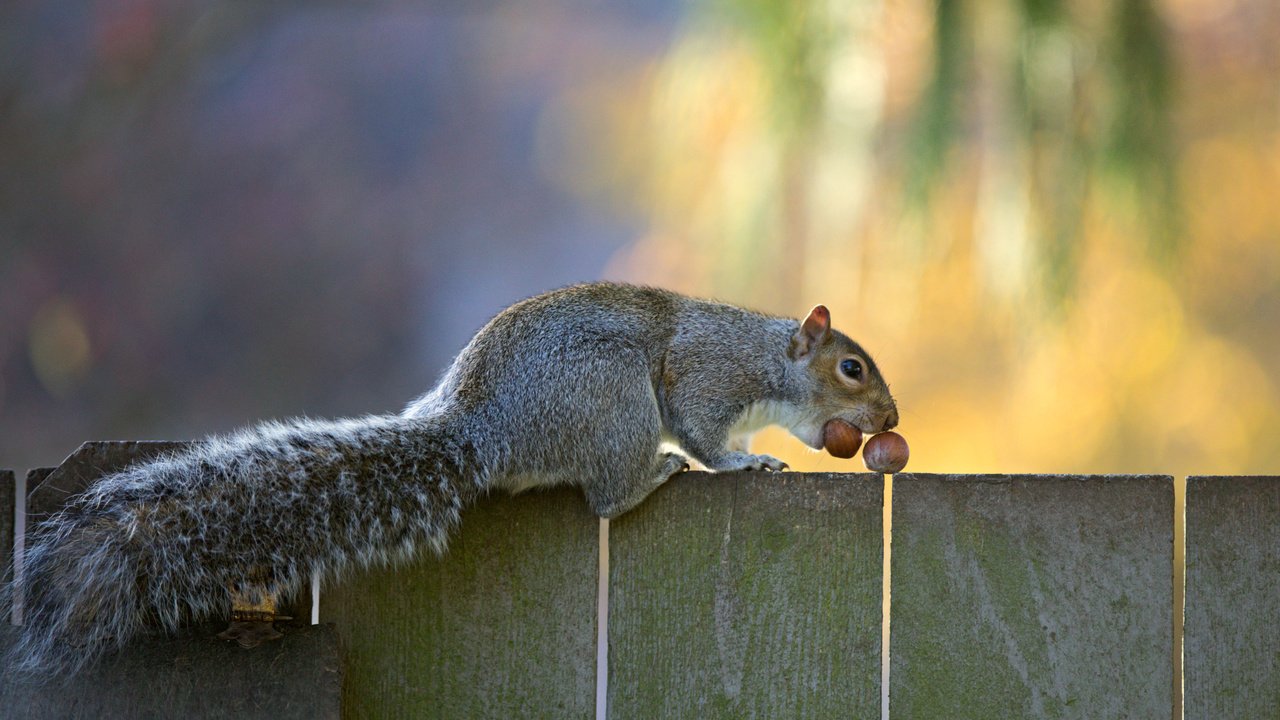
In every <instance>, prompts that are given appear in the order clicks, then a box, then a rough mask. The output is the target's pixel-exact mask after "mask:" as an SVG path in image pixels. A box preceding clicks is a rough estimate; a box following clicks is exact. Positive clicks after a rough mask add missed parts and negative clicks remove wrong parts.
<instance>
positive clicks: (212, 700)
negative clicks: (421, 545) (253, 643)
mask: <svg viewBox="0 0 1280 720" xmlns="http://www.w3.org/2000/svg"><path fill="white" fill-rule="evenodd" d="M223 627H225V625H222V624H208V625H202V626H198V627H192V628H185V629H183V630H182V631H181V632H180V633H179V634H178V635H176V636H173V637H169V636H150V637H139V638H137V639H136V640H135V641H134V642H132V643H130V644H129V646H128V647H126V648H125V649H124V650H123V651H121V652H120V653H118V654H115V655H112V656H111V657H109V658H107V660H106V661H105V662H102V663H99V664H98V665H95V666H94V667H92V668H90V669H89V670H86V671H85V672H83V673H81V674H80V675H77V676H75V677H73V678H67V679H64V678H53V679H50V680H49V681H47V682H44V683H39V684H36V683H29V682H21V683H20V682H16V681H15V680H14V678H13V677H12V676H8V675H3V674H0V715H3V716H4V717H5V718H6V720H27V719H30V720H65V719H67V718H83V719H84V720H89V719H95V720H96V719H97V718H193V719H199V718H245V719H246V720H250V719H252V718H261V719H262V720H283V719H284V718H308V719H310V718H315V719H316V720H325V719H328V720H338V718H339V717H340V709H341V695H342V665H341V663H340V662H339V660H338V643H337V638H336V635H335V633H334V631H333V628H332V627H329V626H323V625H314V626H310V627H306V628H292V627H291V628H287V629H286V630H285V635H284V637H283V638H281V639H280V640H276V641H272V642H269V643H264V644H262V645H260V646H258V647H256V648H252V649H249V650H246V649H244V648H241V647H240V646H238V645H236V644H235V643H230V642H227V641H225V640H219V639H218V638H217V636H216V635H217V633H218V632H219V631H220V630H222V629H223ZM16 633H17V629H16V628H12V627H9V626H7V625H2V626H0V652H4V651H5V650H7V648H8V646H9V644H10V643H11V642H12V641H13V638H14V636H15V635H16Z"/></svg>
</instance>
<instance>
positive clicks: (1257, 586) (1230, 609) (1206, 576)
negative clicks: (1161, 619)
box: [1183, 476, 1280, 720]
mask: <svg viewBox="0 0 1280 720" xmlns="http://www.w3.org/2000/svg"><path fill="white" fill-rule="evenodd" d="M1186 537H1187V575H1186V578H1187V585H1186V611H1185V615H1184V617H1185V623H1184V626H1183V628H1184V633H1185V635H1184V636H1183V637H1184V642H1185V645H1184V648H1185V658H1186V660H1185V663H1186V672H1185V676H1184V678H1185V683H1184V687H1185V688H1186V691H1185V701H1184V707H1185V712H1186V718H1187V720H1234V719H1236V718H1239V719H1240V720H1252V719H1253V718H1275V717H1280V622H1277V618H1280V590H1278V588H1280V477H1274V476H1273V477H1190V478H1187V536H1186Z"/></svg>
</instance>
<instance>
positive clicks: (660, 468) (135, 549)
mask: <svg viewBox="0 0 1280 720" xmlns="http://www.w3.org/2000/svg"><path fill="white" fill-rule="evenodd" d="M834 418H839V419H842V420H844V421H846V422H848V423H850V424H852V425H855V426H857V427H858V428H859V429H860V430H862V431H863V432H866V433H874V432H880V431H884V430H888V429H890V428H892V427H894V426H895V425H896V424H897V422H898V412H897V407H896V405H895V403H894V400H893V397H892V396H891V395H890V393H889V388H888V385H887V384H886V383H885V381H884V379H883V377H882V376H881V374H880V371H879V369H878V368H877V367H876V364H875V363H874V362H873V361H872V359H871V356H870V355H868V354H867V352H866V351H865V350H863V349H862V348H861V347H860V346H859V345H858V344H857V343H855V342H854V341H853V340H851V339H849V337H847V336H846V335H844V334H842V333H840V332H838V331H836V330H834V329H832V328H831V318H830V313H829V312H828V311H827V309H826V308H825V307H823V306H821V305H819V306H817V307H815V308H814V309H813V311H812V312H810V313H809V315H808V317H807V318H806V319H805V320H803V321H797V320H793V319H787V318H782V317H774V316H769V315H765V314H761V313H757V312H753V311H749V310H745V309H742V308H739V307H735V306H733V305H728V304H722V303H718V302H712V301H707V300H699V299H694V298H690V297H686V296H683V295H680V294H677V293H674V292H670V291H666V290H661V289H656V288H650V287H641V286H633V285H624V284H616V283H606V282H597V283H588V284H582V285H575V286H571V287H566V288H562V289H559V290H553V291H551V292H548V293H545V294H542V295H538V296H535V297H532V298H529V299H526V300H523V301H521V302H518V303H516V304H514V305H512V306H511V307H509V308H507V309H506V310H504V311H502V312H501V313H499V314H498V315H497V316H495V317H494V318H493V319H491V320H490V321H489V322H488V323H487V324H485V325H484V327H482V328H481V329H480V330H479V331H478V332H477V333H476V335H475V336H474V337H473V338H472V339H471V341H470V342H469V343H468V344H467V345H466V347H464V348H463V349H462V351H461V352H460V353H459V354H458V356H457V357H456V358H455V359H454V360H453V362H452V364H451V365H450V367H449V368H448V369H447V370H446V371H445V373H444V375H443V376H442V377H441V378H440V380H439V382H438V383H437V384H436V385H435V387H434V388H433V389H432V390H430V391H429V392H427V393H426V394H425V395H422V396H421V397H419V398H418V399H416V400H414V401H413V402H411V403H410V404H409V405H408V407H407V408H405V410H404V411H403V412H401V413H400V414H398V415H378V416H368V417H362V418H355V419H345V420H334V421H328V420H314V419H305V418H303V419H296V420H292V421H289V422H271V423H266V424H262V425H258V426H256V427H252V428H249V429H246V430H242V431H240V432H238V433H235V434H232V435H229V436H223V437H215V438H212V439H210V440H207V441H205V442H203V443H197V444H194V445H193V446H192V447H191V448H190V449H188V450H184V451H181V452H178V453H175V454H172V455H170V456H166V457H164V458H161V459H158V460H154V461H150V462H145V463H143V464H139V465H135V466H132V467H130V468H127V469H125V470H123V471H121V472H118V473H115V474H110V475H107V476H104V477H103V478H101V479H100V480H98V481H97V482H95V483H94V484H93V485H92V486H91V487H90V488H89V489H88V490H87V491H85V492H84V493H83V494H81V495H79V496H77V497H76V498H73V499H72V500H71V501H70V502H69V503H68V505H67V506H66V507H64V508H63V509H62V510H61V511H60V512H58V513H56V514H55V515H54V516H52V517H51V518H49V519H48V520H46V521H45V522H43V523H42V524H41V525H39V526H38V527H37V528H36V529H35V530H34V533H33V538H31V539H29V541H28V550H27V552H26V556H25V574H24V577H25V579H24V582H23V584H24V586H25V588H24V589H23V590H21V591H22V592H24V598H25V600H24V607H25V618H26V620H25V624H24V626H23V627H22V629H21V635H20V638H19V639H18V642H17V643H16V644H15V646H14V647H13V648H12V651H11V655H10V658H9V666H10V668H11V669H12V670H14V671H17V672H22V673H27V674H39V673H45V672H47V671H50V670H60V671H63V672H67V673H72V672H75V671H77V670H79V669H81V668H83V667H84V666H86V665H87V664H89V663H91V662H93V661H95V660H96V659H98V658H100V657H101V656H102V655H104V654H105V653H108V652H111V651H116V650H118V649H119V648H121V647H123V646H124V645H125V644H126V643H127V642H128V640H129V638H130V637H132V636H133V635H135V634H136V633H137V632H139V631H140V630H141V629H143V628H144V627H147V626H152V625H157V624H158V625H160V626H161V627H163V628H165V629H167V630H168V631H170V632H172V631H174V630H176V629H177V628H178V627H179V625H180V624H182V623H184V622H188V621H192V620H199V619H202V618H207V617H209V616H211V615H215V614H218V613H222V614H225V613H226V611H227V608H228V607H229V604H230V597H231V592H232V589H237V592H245V591H244V590H241V588H244V587H245V586H252V589H256V591H257V592H260V593H262V594H263V595H264V596H265V595H275V594H277V593H286V594H287V593H290V592H292V591H295V590H297V589H298V588H299V587H301V586H302V585H303V584H304V583H305V582H307V581H308V580H309V579H310V578H311V577H312V575H313V574H318V575H319V576H320V577H322V578H325V579H326V580H332V579H333V578H335V577H337V576H339V575H341V574H342V573H343V572H344V571H347V570H349V569H352V568H357V567H365V566H370V565H375V564H386V563H389V562H392V561H396V560H403V559H407V558H410V557H413V556H415V555H416V554H417V552H418V551H419V550H420V549H423V548H430V549H431V550H433V551H435V552H436V553H437V554H439V553H443V552H444V550H445V544H446V540H447V536H448V534H449V533H450V531H451V530H452V529H453V528H454V527H455V526H457V525H458V523H459V519H460V515H461V513H462V511H463V510H464V508H466V507H467V506H468V505H469V504H470V503H471V502H473V501H474V500H476V499H477V498H479V497H480V496H482V495H485V494H486V493H489V492H491V491H495V490H505V491H508V492H511V493H516V492H521V491H523V490H527V489H530V488H535V487H550V486H557V485H577V486H580V487H581V488H582V490H583V493H584V495H585V497H586V501H587V503H588V504H589V506H590V508H591V509H592V510H593V511H594V512H595V514H597V515H599V516H600V517H602V518H612V517H616V516H618V515H621V514H622V513H625V512H627V511H628V510H630V509H632V508H634V507H635V506H636V505H637V504H638V503H640V502H641V501H642V500H644V499H645V497H646V496H648V495H649V493H651V492H653V491H654V489H655V488H657V487H658V486H660V485H662V484H663V483H664V482H666V481H667V480H668V479H669V478H671V477H672V476H673V475H676V474H678V473H680V472H682V471H683V470H686V469H688V461H687V458H686V457H685V456H684V455H681V454H679V453H676V452H669V451H665V450H664V449H663V443H668V444H674V445H677V446H678V447H679V448H680V449H681V450H683V451H684V452H686V453H688V454H689V455H690V456H692V457H693V458H695V459H696V460H698V461H699V462H700V463H702V464H703V465H705V466H706V467H707V468H709V469H711V470H714V471H733V470H770V471H781V470H782V469H784V468H785V467H787V465H786V463H783V462H782V461H780V460H778V459H777V458H774V457H770V456H768V455H753V454H751V453H750V452H749V451H748V448H747V440H748V439H749V436H750V434H751V433H752V432H754V431H756V430H759V429H761V428H763V427H764V426H766V425H771V424H777V425H781V426H783V427H785V428H786V429H787V430H789V431H790V432H791V433H792V434H793V435H795V436H796V437H797V438H799V439H800V440H801V441H802V442H804V443H805V444H806V445H808V446H810V447H812V448H815V449H821V448H822V447H823V432H822V428H823V425H824V424H825V423H826V422H827V421H828V420H831V419H834ZM13 592H14V590H13V589H10V595H11V594H12V593H13Z"/></svg>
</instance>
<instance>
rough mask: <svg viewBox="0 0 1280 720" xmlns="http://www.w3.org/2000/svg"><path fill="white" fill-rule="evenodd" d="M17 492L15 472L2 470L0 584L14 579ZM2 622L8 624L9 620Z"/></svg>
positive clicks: (0, 471) (0, 483) (0, 492)
mask: <svg viewBox="0 0 1280 720" xmlns="http://www.w3.org/2000/svg"><path fill="white" fill-rule="evenodd" d="M17 490H18V482H17V477H16V476H15V475H14V473H13V471H12V470H0V583H3V582H8V581H10V580H12V579H13V575H12V573H13V540H14V534H13V520H14V512H15V508H14V504H15V503H16V502H17V500H18V495H17ZM0 622H8V618H4V619H2V620H0Z"/></svg>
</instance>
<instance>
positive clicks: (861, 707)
mask: <svg viewBox="0 0 1280 720" xmlns="http://www.w3.org/2000/svg"><path fill="white" fill-rule="evenodd" d="M882 501H883V478H882V477H881V476H880V475H869V474H864V475H822V474H802V473H783V474H780V475H779V474H765V473H726V474H713V475H712V474H705V473H689V474H687V475H684V476H681V477H679V478H677V479H675V480H672V481H670V482H668V483H667V484H666V485H665V486H663V487H662V488H659V489H658V490H657V491H656V492H655V493H654V494H653V495H652V496H650V498H649V499H648V500H646V501H645V503H644V504H643V505H641V506H640V507H639V508H637V509H635V510H633V511H632V512H630V513H628V514H626V515H623V516H622V517H620V518H618V519H616V520H614V521H612V523H611V528H610V550H611V552H610V576H611V577H610V589H609V718H610V720H625V719H626V718H663V717H673V718H679V717H687V718H744V717H759V718H771V717H779V718H781V717H785V718H831V717H841V718H878V717H879V716H880V615H881V601H882V594H881V590H882V577H883V566H882V549H883V547H882V542H883V540H882V515H881V510H882Z"/></svg>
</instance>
